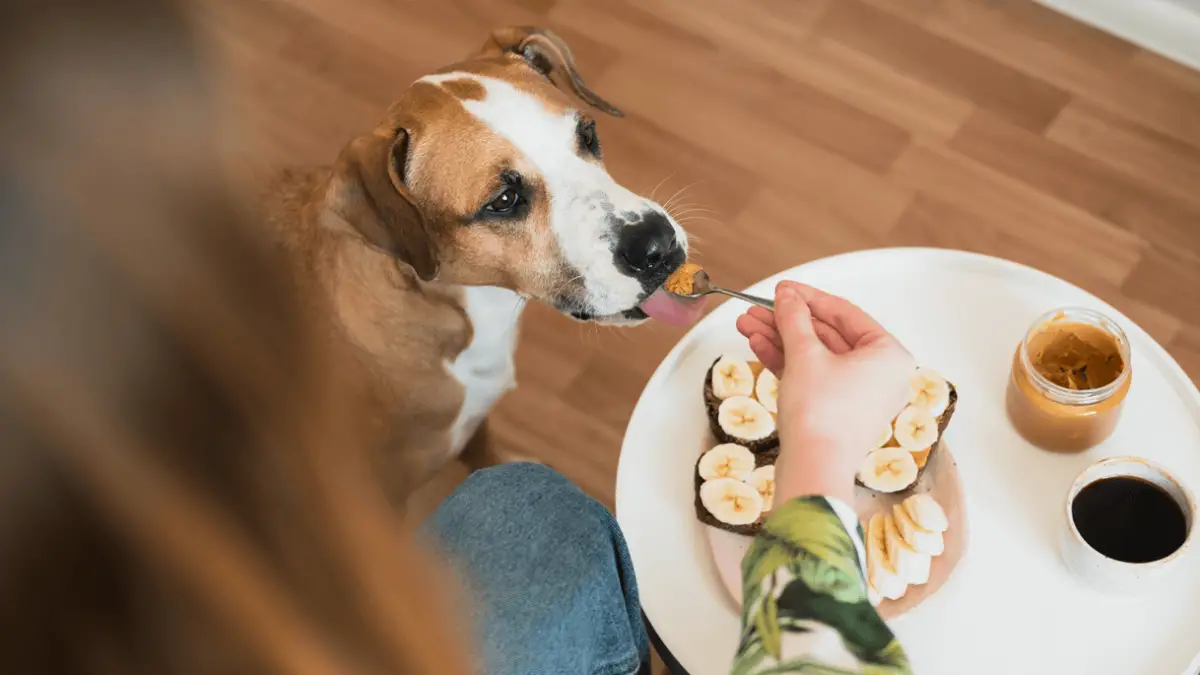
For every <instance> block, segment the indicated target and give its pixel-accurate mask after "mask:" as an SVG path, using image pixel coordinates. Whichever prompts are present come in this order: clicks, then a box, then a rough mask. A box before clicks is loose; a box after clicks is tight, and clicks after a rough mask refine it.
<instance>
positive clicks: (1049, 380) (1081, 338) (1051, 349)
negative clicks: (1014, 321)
mask: <svg viewBox="0 0 1200 675" xmlns="http://www.w3.org/2000/svg"><path fill="white" fill-rule="evenodd" d="M1129 357H1130V353H1129V340H1128V339H1127V338H1126V337H1125V333H1124V331H1122V330H1121V328H1120V326H1118V325H1117V324H1116V323H1114V322H1113V321H1112V320H1111V319H1109V318H1108V317H1106V316H1104V315H1103V314H1100V313H1099V312H1096V311H1093V310H1090V309H1085V308H1081V307H1066V308H1062V309H1056V310H1054V311H1051V312H1047V313H1046V314H1043V315H1042V316H1040V317H1039V318H1038V319H1037V320H1036V321H1034V322H1033V326H1031V327H1030V328H1029V331H1028V332H1026V334H1025V338H1024V339H1023V340H1021V344H1019V345H1017V351H1016V353H1015V354H1014V355H1013V362H1012V374H1011V376H1010V377H1009V382H1008V394H1007V396H1006V408H1007V410H1008V418H1009V420H1010V421H1011V422H1012V425H1013V426H1014V427H1016V429H1017V431H1018V432H1020V434H1021V435H1022V436H1024V437H1025V439H1026V440H1028V441H1029V442H1030V443H1033V444H1034V445H1036V446H1038V447H1040V448H1042V449H1045V450H1051V451H1055V452H1082V451H1084V450H1087V449H1088V448H1091V447H1093V446H1095V445H1096V444H1098V443H1100V442H1102V441H1103V440H1104V439H1106V438H1108V437H1109V435H1110V434H1112V432H1113V429H1114V428H1116V426H1117V421H1118V420H1119V419H1120V416H1121V408H1122V405H1123V404H1124V402H1125V396H1126V395H1127V394H1128V393H1129V384H1130V382H1131V380H1132V370H1133V368H1132V363H1131V362H1130V358H1129ZM1089 371H1090V373H1089Z"/></svg>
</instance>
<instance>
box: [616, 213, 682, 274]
mask: <svg viewBox="0 0 1200 675" xmlns="http://www.w3.org/2000/svg"><path fill="white" fill-rule="evenodd" d="M678 248H679V242H678V241H676V240H675V228H673V227H671V221H669V220H667V217H666V216H664V215H663V214H661V213H659V212H658V211H651V212H648V213H645V214H643V215H642V219H641V221H639V222H638V223H636V224H634V225H626V226H625V227H622V228H621V233H620V237H619V238H618V239H617V250H616V254H617V259H618V260H619V261H620V262H621V264H622V266H623V267H626V268H627V271H629V272H633V273H635V274H645V273H647V272H653V271H655V270H657V269H658V268H660V267H662V266H663V264H664V263H666V262H667V261H668V260H669V259H670V258H671V257H672V255H671V254H672V253H674V252H675V251H676V249H678Z"/></svg>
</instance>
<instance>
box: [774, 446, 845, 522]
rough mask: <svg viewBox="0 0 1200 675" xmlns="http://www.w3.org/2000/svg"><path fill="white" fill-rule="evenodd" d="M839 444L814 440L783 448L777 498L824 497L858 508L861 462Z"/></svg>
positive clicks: (780, 455) (784, 499)
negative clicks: (856, 483)
mask: <svg viewBox="0 0 1200 675" xmlns="http://www.w3.org/2000/svg"><path fill="white" fill-rule="evenodd" d="M854 457H855V455H854V454H853V453H850V452H847V451H846V450H845V449H844V448H842V447H841V444H839V443H838V442H837V441H833V440H830V439H821V438H814V437H810V438H807V439H803V440H798V439H793V440H792V442H791V443H785V444H783V445H781V446H780V449H779V460H778V462H777V466H776V475H775V498H776V500H777V502H780V503H781V502H783V501H787V500H790V499H794V498H796V497H806V496H822V497H834V498H837V499H841V500H842V501H844V502H846V503H847V504H851V505H853V504H854V474H855V472H856V471H857V470H858V462H857V461H855V460H854V459H853V458H854Z"/></svg>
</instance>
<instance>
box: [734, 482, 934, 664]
mask: <svg viewBox="0 0 1200 675" xmlns="http://www.w3.org/2000/svg"><path fill="white" fill-rule="evenodd" d="M865 569H866V548H865V546H864V543H863V531H862V526H861V525H860V524H859V522H858V517H857V515H856V514H855V513H854V510H853V509H851V508H850V507H849V506H847V505H846V504H844V503H842V502H841V501H838V500H833V499H828V498H825V497H802V498H799V499H793V500H791V501H789V502H787V503H786V504H783V505H781V506H780V507H779V508H777V509H776V510H775V513H773V514H772V515H771V517H770V518H768V519H767V521H766V523H764V525H763V530H762V532H761V533H760V534H759V535H758V536H757V537H755V540H754V543H753V544H752V545H751V546H750V550H749V551H748V552H747V553H746V557H745V558H744V559H743V560H742V597H743V598H744V601H743V603H742V635H741V640H740V642H739V644H738V652H737V658H736V660H735V662H734V667H733V673H734V675H777V674H778V675H782V674H785V673H812V674H813V675H842V674H844V673H863V674H866V675H895V674H903V673H911V672H912V671H911V670H910V668H909V665H908V657H907V656H906V655H905V653H904V650H903V649H902V648H901V647H900V643H899V642H897V641H896V638H895V636H893V635H892V631H891V630H890V629H889V628H888V627H887V624H885V623H884V622H883V619H882V618H880V616H879V613H878V612H876V611H875V608H874V607H873V606H871V603H870V601H868V600H867V586H866V579H865V576H864V573H865V572H864V570H865Z"/></svg>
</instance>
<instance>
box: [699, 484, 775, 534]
mask: <svg viewBox="0 0 1200 675" xmlns="http://www.w3.org/2000/svg"><path fill="white" fill-rule="evenodd" d="M700 503H701V504H703V505H704V508H706V509H708V512H709V513H711V514H712V515H713V517H714V518H716V519H717V520H719V521H721V522H722V523H725V524H727V525H749V524H750V523H753V522H754V521H756V520H758V517H759V516H761V515H762V512H763V498H762V495H760V494H759V493H758V490H755V489H754V488H753V487H751V486H750V485H747V484H746V483H743V482H742V481H740V480H738V479H736V478H714V479H712V480H710V481H705V482H704V484H703V485H701V486H700Z"/></svg>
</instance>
